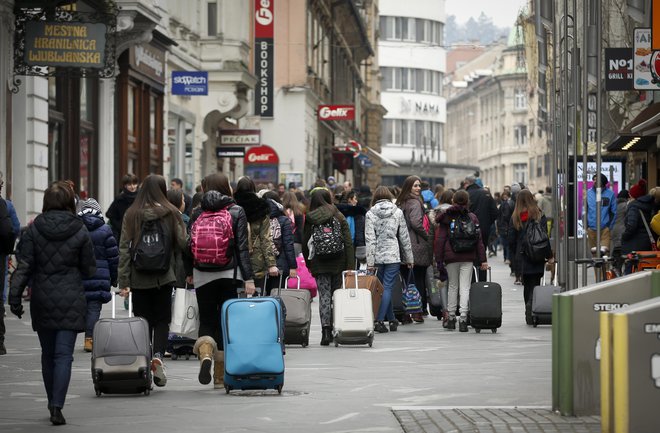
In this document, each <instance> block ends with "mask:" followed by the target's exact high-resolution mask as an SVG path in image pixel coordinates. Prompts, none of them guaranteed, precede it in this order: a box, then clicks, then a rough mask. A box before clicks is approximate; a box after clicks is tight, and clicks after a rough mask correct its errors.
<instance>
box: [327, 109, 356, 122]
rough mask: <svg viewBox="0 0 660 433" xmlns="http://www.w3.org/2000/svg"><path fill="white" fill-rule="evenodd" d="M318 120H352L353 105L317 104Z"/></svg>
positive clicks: (353, 113)
mask: <svg viewBox="0 0 660 433" xmlns="http://www.w3.org/2000/svg"><path fill="white" fill-rule="evenodd" d="M318 116H319V120H324V121H328V120H354V119H355V106H353V105H319V108H318Z"/></svg>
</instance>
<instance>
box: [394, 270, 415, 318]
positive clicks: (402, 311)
mask: <svg viewBox="0 0 660 433" xmlns="http://www.w3.org/2000/svg"><path fill="white" fill-rule="evenodd" d="M392 309H393V310H394V317H396V320H398V321H399V322H401V324H406V323H411V322H412V319H410V314H407V313H406V307H404V306H403V277H401V274H397V276H396V278H395V279H394V286H393V287H392Z"/></svg>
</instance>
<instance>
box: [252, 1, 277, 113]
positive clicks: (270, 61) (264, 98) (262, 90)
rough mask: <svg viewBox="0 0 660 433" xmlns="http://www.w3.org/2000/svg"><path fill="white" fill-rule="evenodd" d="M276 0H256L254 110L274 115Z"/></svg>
mask: <svg viewBox="0 0 660 433" xmlns="http://www.w3.org/2000/svg"><path fill="white" fill-rule="evenodd" d="M273 2H274V0H254V73H255V75H256V76H257V80H258V81H257V86H256V88H255V89H254V103H255V107H254V112H255V113H256V114H258V115H260V116H261V117H273V99H274V98H273V81H274V73H275V50H274V48H273V44H274V33H275V31H274V28H275V25H274V21H275V7H274V5H273Z"/></svg>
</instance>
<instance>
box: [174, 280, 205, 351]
mask: <svg viewBox="0 0 660 433" xmlns="http://www.w3.org/2000/svg"><path fill="white" fill-rule="evenodd" d="M170 332H172V333H174V334H177V335H181V336H184V337H189V338H193V339H197V334H198V332H199V307H198V305H197V294H196V293H195V291H194V290H188V289H187V288H176V289H174V302H173V303H172V321H171V322H170Z"/></svg>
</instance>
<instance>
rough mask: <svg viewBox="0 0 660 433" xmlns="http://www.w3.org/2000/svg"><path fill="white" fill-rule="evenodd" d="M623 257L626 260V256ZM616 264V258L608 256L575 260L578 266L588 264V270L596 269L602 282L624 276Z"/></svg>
mask: <svg viewBox="0 0 660 433" xmlns="http://www.w3.org/2000/svg"><path fill="white" fill-rule="evenodd" d="M623 257H624V258H625V257H626V256H623ZM616 262H617V258H616V257H613V256H607V255H603V256H601V257H589V258H584V259H575V263H576V264H587V268H594V269H595V270H596V276H598V274H600V276H601V280H600V281H605V280H613V279H615V278H618V277H620V276H621V275H622V273H621V271H620V269H619V268H618V267H617V266H615V264H616Z"/></svg>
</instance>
